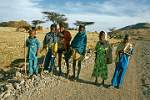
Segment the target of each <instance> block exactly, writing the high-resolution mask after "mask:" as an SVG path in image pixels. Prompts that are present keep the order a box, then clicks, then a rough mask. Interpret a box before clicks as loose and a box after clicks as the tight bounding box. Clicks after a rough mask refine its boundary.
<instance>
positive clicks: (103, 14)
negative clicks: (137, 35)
mask: <svg viewBox="0 0 150 100" xmlns="http://www.w3.org/2000/svg"><path fill="white" fill-rule="evenodd" d="M0 2H1V3H0V22H4V21H10V20H27V21H29V22H31V21H32V20H35V19H38V20H45V18H44V15H43V14H42V13H41V12H43V11H55V12H58V13H61V14H65V15H66V17H67V18H68V23H69V25H70V27H74V26H75V25H74V24H73V23H75V21H76V20H81V21H92V22H95V24H94V25H90V26H88V27H87V30H88V31H101V30H105V31H108V29H110V28H113V27H116V28H121V27H124V26H126V25H131V24H136V23H140V22H149V23H150V0H0ZM47 25H50V23H49V22H47V24H44V26H47Z"/></svg>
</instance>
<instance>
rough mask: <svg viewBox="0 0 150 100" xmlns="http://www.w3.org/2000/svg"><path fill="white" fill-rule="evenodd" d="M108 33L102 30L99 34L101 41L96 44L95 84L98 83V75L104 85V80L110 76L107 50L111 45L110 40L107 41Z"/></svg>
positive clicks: (93, 74)
mask: <svg viewBox="0 0 150 100" xmlns="http://www.w3.org/2000/svg"><path fill="white" fill-rule="evenodd" d="M106 38H107V37H106V33H105V32H104V31H101V32H100V34H99V41H98V42H97V44H96V48H95V50H96V58H95V64H94V69H93V73H92V76H94V77H95V84H97V83H98V77H101V78H102V85H104V81H105V80H106V79H107V78H108V69H107V61H106V52H107V50H108V47H109V43H108V41H106Z"/></svg>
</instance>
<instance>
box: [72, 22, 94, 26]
mask: <svg viewBox="0 0 150 100" xmlns="http://www.w3.org/2000/svg"><path fill="white" fill-rule="evenodd" d="M74 24H75V25H76V26H79V25H84V26H87V25H93V24H94V22H85V21H76V23H74Z"/></svg>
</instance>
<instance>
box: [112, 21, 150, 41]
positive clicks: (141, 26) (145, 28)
mask: <svg viewBox="0 0 150 100" xmlns="http://www.w3.org/2000/svg"><path fill="white" fill-rule="evenodd" d="M149 33H150V23H137V24H134V25H129V26H126V27H123V28H120V29H117V30H113V31H111V32H109V34H110V35H109V36H110V38H119V39H121V38H123V37H124V35H125V34H129V35H130V36H132V37H140V36H141V35H142V36H143V35H147V34H149Z"/></svg>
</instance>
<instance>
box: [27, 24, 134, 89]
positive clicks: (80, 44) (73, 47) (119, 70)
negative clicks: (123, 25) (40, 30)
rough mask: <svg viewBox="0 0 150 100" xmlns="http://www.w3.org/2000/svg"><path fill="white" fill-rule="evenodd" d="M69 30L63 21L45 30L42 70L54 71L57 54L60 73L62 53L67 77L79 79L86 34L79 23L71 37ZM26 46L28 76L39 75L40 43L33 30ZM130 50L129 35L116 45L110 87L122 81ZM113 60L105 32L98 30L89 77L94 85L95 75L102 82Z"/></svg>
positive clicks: (131, 49) (106, 76)
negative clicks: (70, 74)
mask: <svg viewBox="0 0 150 100" xmlns="http://www.w3.org/2000/svg"><path fill="white" fill-rule="evenodd" d="M71 39H72V37H71V34H70V32H69V31H67V30H66V29H65V26H64V24H63V23H60V24H59V31H58V29H57V25H56V24H52V25H51V27H50V32H48V33H47V34H46V36H45V38H44V41H43V48H42V50H41V51H43V50H45V51H46V56H45V58H44V72H54V71H56V70H57V69H56V66H55V59H56V56H57V55H58V67H59V75H62V69H61V62H62V55H64V59H65V63H66V66H67V72H66V77H67V78H71V79H77V80H78V79H79V75H80V71H81V65H82V64H81V63H82V61H83V59H84V57H85V54H86V45H87V34H86V31H85V26H83V25H80V26H79V30H78V33H77V34H76V35H75V37H74V38H73V40H72V41H71ZM26 46H27V47H28V54H27V59H28V62H29V77H31V78H32V76H33V75H34V74H35V75H37V74H38V55H39V53H40V43H39V41H38V39H37V38H36V30H35V29H33V30H31V31H29V37H28V39H27V40H26ZM132 53H133V46H132V44H131V43H130V37H129V35H125V37H124V40H123V41H122V42H121V43H120V44H119V46H118V47H117V50H116V55H117V58H116V61H115V64H116V69H115V72H114V76H113V78H112V86H114V87H117V88H119V87H120V86H121V84H122V81H123V77H124V75H125V72H126V69H127V66H128V63H129V57H130V55H132ZM70 58H72V59H73V65H72V71H73V75H72V76H71V77H69V72H70V70H69V69H70V66H69V59H70ZM77 62H78V64H77V65H78V70H77V75H76V63H77ZM111 63H112V47H111V45H110V43H109V41H108V40H107V33H106V32H104V31H101V32H100V33H99V41H98V42H97V44H96V47H95V64H94V69H93V73H92V76H93V77H95V84H97V83H98V77H101V78H102V85H104V81H105V80H106V79H107V78H108V68H107V65H108V64H111Z"/></svg>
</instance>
